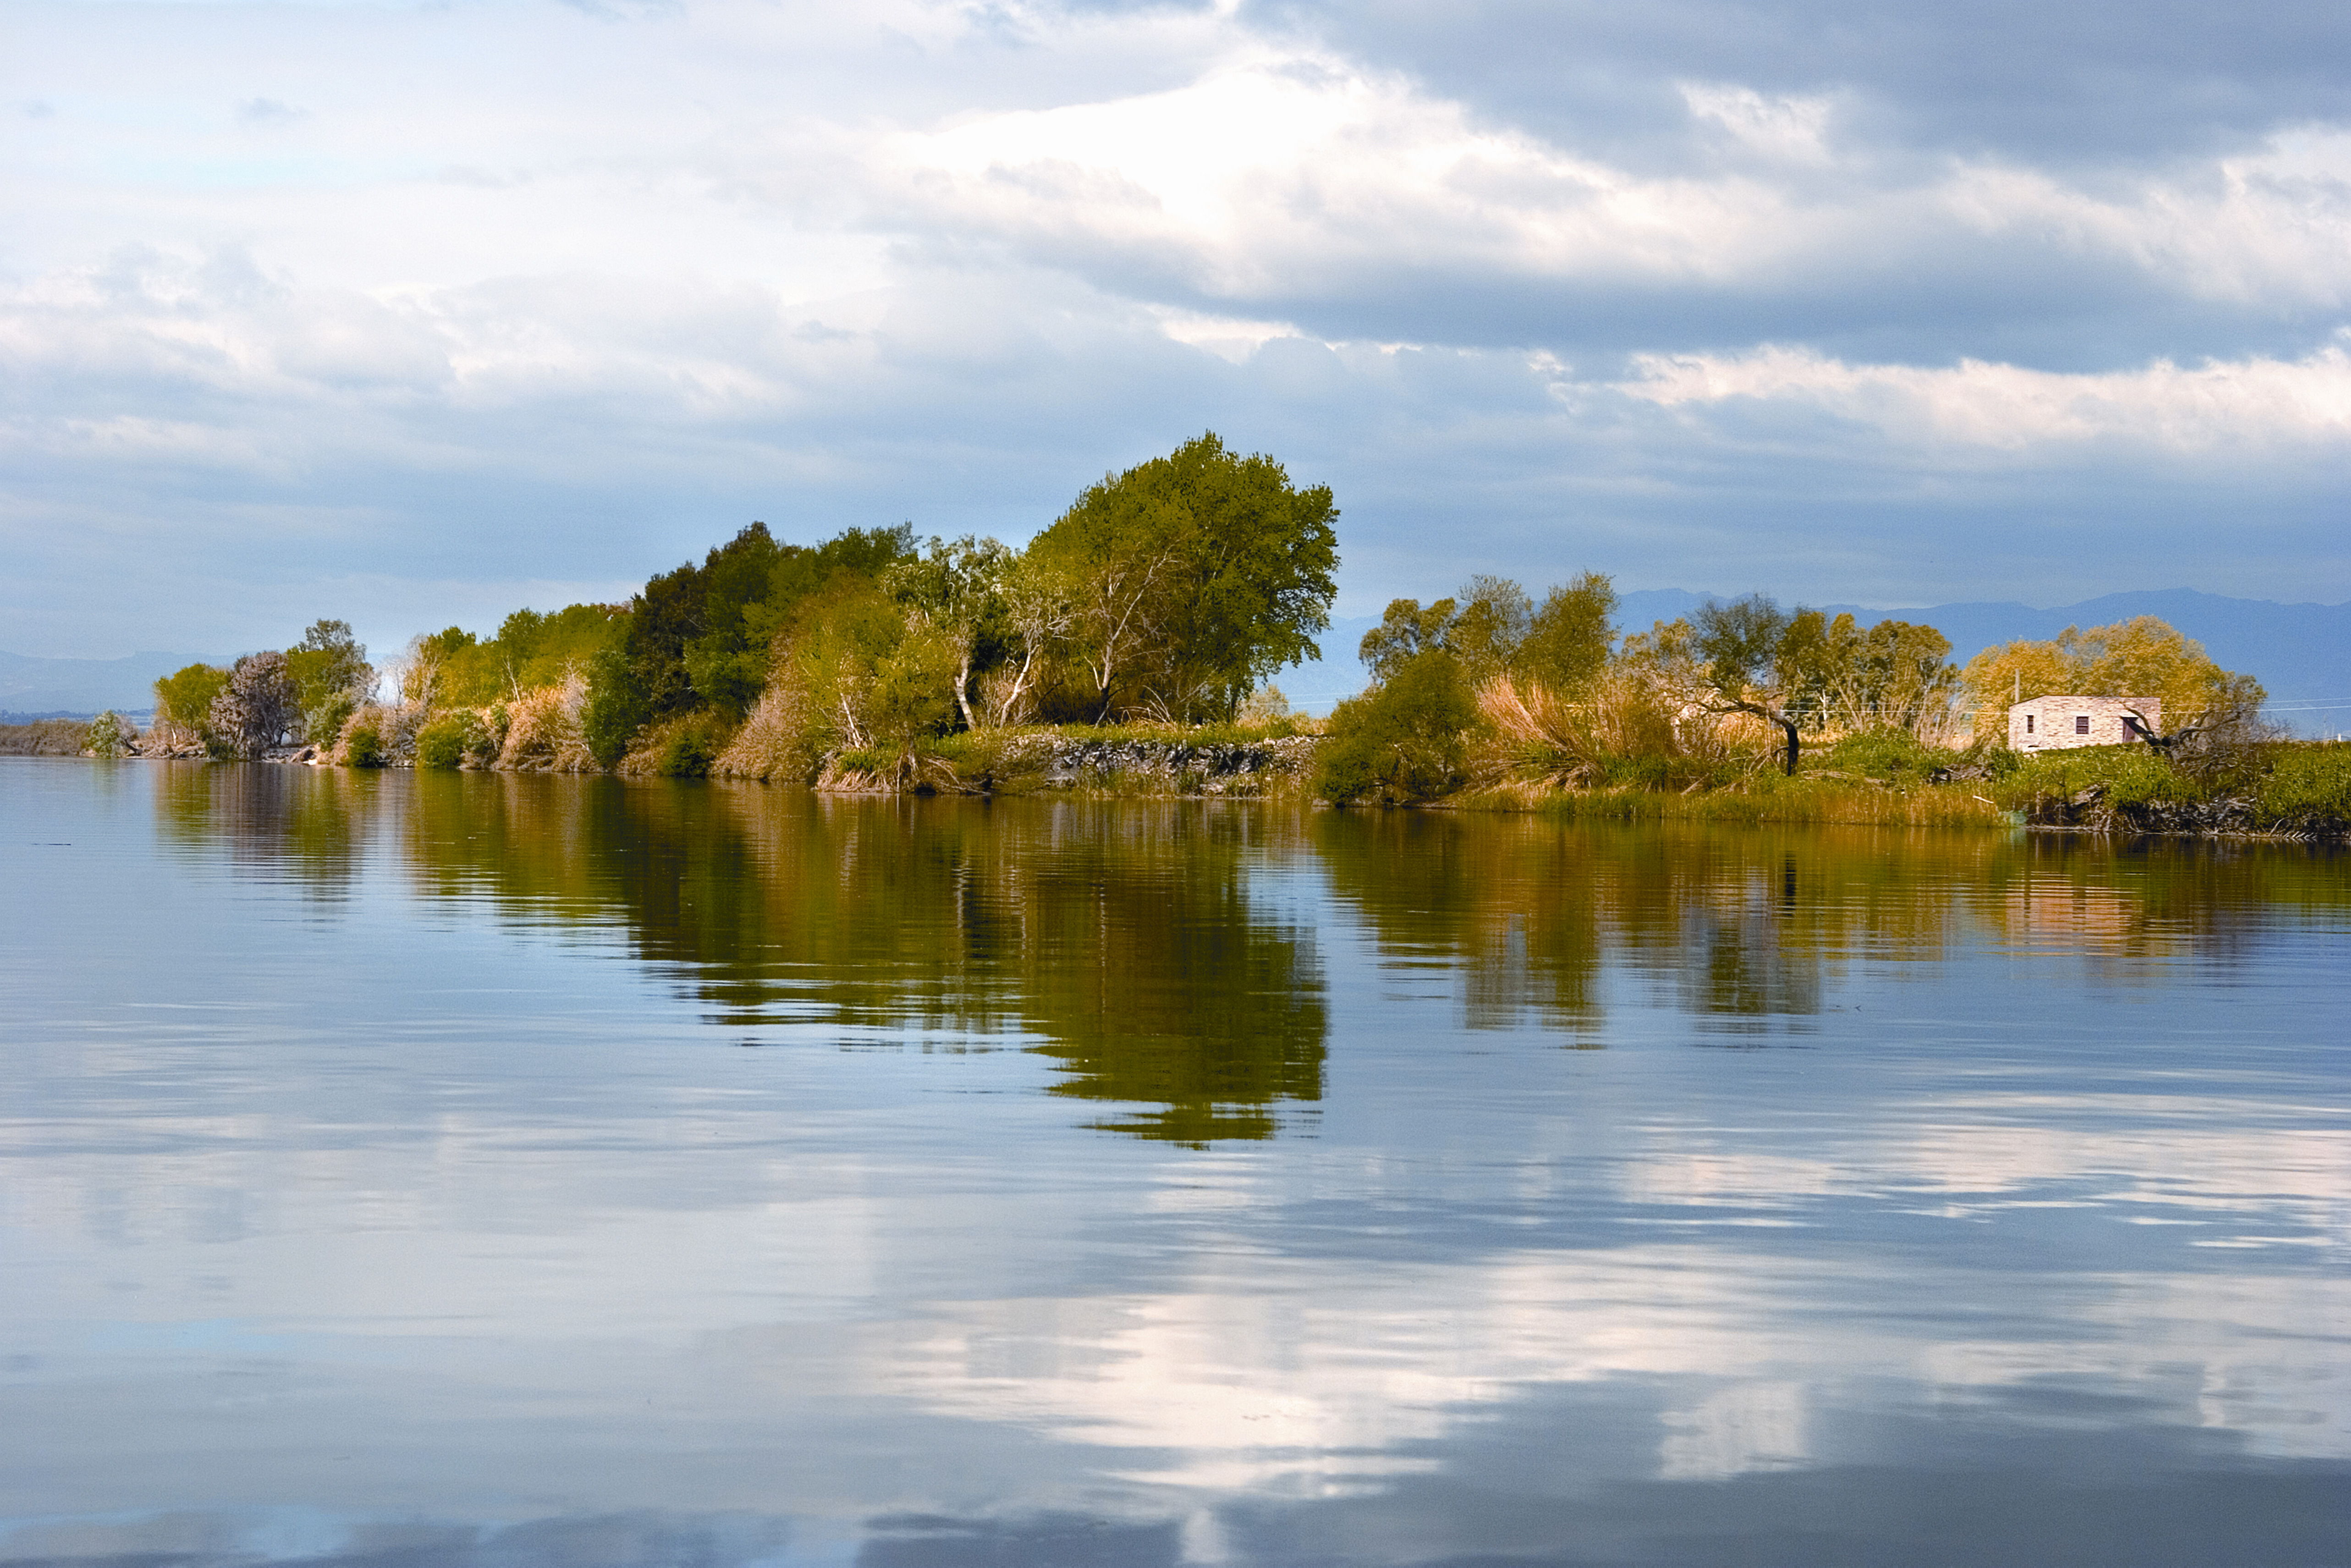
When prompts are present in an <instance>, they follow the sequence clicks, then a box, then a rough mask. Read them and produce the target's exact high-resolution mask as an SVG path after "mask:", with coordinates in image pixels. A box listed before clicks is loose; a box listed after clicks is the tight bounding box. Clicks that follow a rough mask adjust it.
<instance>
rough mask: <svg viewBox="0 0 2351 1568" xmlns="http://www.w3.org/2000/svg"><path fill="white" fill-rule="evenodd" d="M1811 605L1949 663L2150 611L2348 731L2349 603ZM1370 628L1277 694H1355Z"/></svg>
mask: <svg viewBox="0 0 2351 1568" xmlns="http://www.w3.org/2000/svg"><path fill="white" fill-rule="evenodd" d="M1718 597H1729V596H1728V595H1721V596H1718ZM1707 599H1708V595H1706V594H1703V593H1692V592H1690V591H1687V589H1679V588H1657V589H1648V590H1645V591H1641V592H1638V593H1628V594H1626V595H1625V597H1624V601H1623V603H1622V604H1621V605H1620V606H1619V607H1618V610H1617V613H1616V620H1617V624H1618V625H1620V626H1622V627H1624V628H1625V630H1626V631H1628V632H1639V631H1646V630H1647V628H1648V627H1649V625H1650V624H1651V623H1652V622H1658V621H1670V620H1673V619H1674V618H1675V617H1676V616H1679V615H1687V614H1688V613H1689V612H1691V611H1693V610H1695V609H1697V608H1698V606H1699V605H1701V604H1703V603H1705V602H1706V601H1707ZM1819 608H1821V609H1823V610H1826V611H1828V612H1831V613H1833V614H1834V612H1838V611H1841V610H1842V611H1850V612H1852V613H1853V616H1854V619H1855V620H1856V621H1859V622H1862V623H1863V624H1865V625H1866V624H1869V623H1870V622H1877V621H1883V620H1886V619H1887V618H1888V617H1892V618H1893V619H1896V620H1899V621H1913V622H1923V623H1925V624H1926V625H1929V626H1932V627H1934V628H1936V629H1937V630H1938V631H1939V632H1942V633H1943V635H1944V636H1946V637H1949V639H1950V640H1951V657H1952V658H1954V659H1956V660H1958V661H1959V663H1960V664H1966V663H1967V662H1968V661H1969V660H1970V659H1971V658H1973V657H1975V656H1976V654H1978V653H1981V652H1983V650H1985V649H1986V648H1990V647H1993V646H1995V645H1997V644H1999V643H2012V642H2015V641H2016V640H2017V639H2019V638H2021V637H2029V638H2032V639H2033V640H2035V641H2045V640H2047V639H2049V638H2052V637H2054V636H2056V635H2057V634H2058V633H2059V632H2063V631H2064V630H2065V628H2066V627H2068V626H2084V627H2088V626H2105V625H2108V624H2110V623H2112V622H2116V621H2126V620H2129V619H2130V618H2131V617H2133V616H2136V615H2154V616H2158V617H2160V618H2161V619H2162V620H2164V621H2167V622H2170V623H2171V624H2172V625H2173V626H2175V627H2177V628H2179V630H2180V631H2181V632H2185V633H2187V634H2188V635H2189V636H2190V637H2193V638H2195V639H2196V640H2197V641H2198V642H2199V643H2203V644H2204V651H2205V652H2206V653H2210V654H2211V655H2212V657H2213V658H2214V659H2216V660H2218V661H2219V662H2220V664H2221V666H2222V667H2223V668H2225V669H2231V670H2241V671H2244V672H2246V673H2248V674H2252V676H2253V677H2254V678H2256V679H2257V680H2259V681H2260V682H2261V683H2262V685H2263V686H2264V687H2266V688H2267V689H2268V691H2269V694H2270V706H2271V712H2272V715H2273V716H2274V717H2276V718H2278V719H2280V720H2282V721H2283V722H2286V723H2290V724H2292V725H2293V726H2294V728H2295V729H2297V730H2299V731H2301V732H2302V733H2304V734H2306V735H2315V734H2326V735H2333V734H2335V733H2337V732H2351V604H2280V603H2278V602H2276V601H2274V600H2268V599H2229V598H2225V597H2223V596H2222V595H2220V594H2217V593H2200V592H2199V591H2196V590H2195V589H2192V588H2168V589H2162V590H2158V591H2152V592H2145V593H2109V594H2107V595H2105V597H2103V598H2100V599H2085V600H2084V601H2082V602H2081V603H2079V604H2061V605H2059V606H2057V607H2056V608H2055V609H2053V610H2035V609H2033V608H2032V606H2031V605H2029V604H2014V603H1968V604H1931V605H1927V606H1924V607H1922V608H1918V609H1908V610H1885V609H1877V608H1873V607H1870V606H1865V605H1860V604H1823V605H1821V606H1820V607H1819ZM1377 624H1379V622H1378V618H1377V617H1374V616H1350V617H1346V618H1344V619H1334V620H1333V621H1332V625H1331V630H1330V632H1328V633H1327V634H1326V635H1325V636H1324V637H1323V638H1322V645H1323V647H1324V649H1325V650H1326V651H1327V653H1328V655H1329V656H1328V657H1326V658H1325V659H1324V660H1323V661H1322V663H1321V664H1307V665H1301V666H1295V667H1293V668H1291V669H1290V670H1285V671H1283V672H1282V674H1281V675H1280V678H1279V679H1280V685H1281V687H1282V689H1283V690H1284V691H1285V692H1287V693H1289V694H1290V698H1291V700H1292V701H1293V702H1295V703H1297V704H1298V706H1301V707H1302V708H1307V709H1310V710H1311V711H1313V712H1317V713H1322V712H1327V711H1329V708H1330V706H1331V704H1332V702H1335V701H1337V700H1338V699H1339V698H1340V697H1343V696H1351V695H1353V694H1354V693H1355V692H1357V691H1359V690H1361V689H1362V686H1363V684H1364V669H1363V666H1362V665H1361V664H1357V663H1356V662H1355V660H1354V659H1353V656H1352V655H1353V652H1354V648H1355V644H1356V643H1358V642H1360V641H1361V640H1362V638H1363V635H1364V632H1368V631H1370V630H1371V629H1372V628H1373V627H1374V626H1375V625H1377Z"/></svg>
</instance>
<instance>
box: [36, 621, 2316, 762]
mask: <svg viewBox="0 0 2351 1568" xmlns="http://www.w3.org/2000/svg"><path fill="white" fill-rule="evenodd" d="M1706 600H1707V595H1705V594H1702V593H1692V592H1690V591H1687V590H1686V589H1678V588H1657V589H1647V590H1644V591H1641V592H1638V593H1628V594H1626V595H1625V599H1624V603H1623V604H1622V606H1621V607H1620V608H1619V609H1618V612H1617V622H1618V624H1620V625H1622V626H1623V627H1625V629H1626V630H1627V631H1642V630H1646V628H1647V627H1648V626H1649V624H1650V623H1651V622H1656V621H1670V620H1672V619H1673V618H1674V617H1676V616H1677V615H1687V614H1688V613H1689V612H1691V611H1692V610H1695V609H1697V608H1698V606H1699V605H1700V604H1703V603H1704V602H1706ZM1820 608H1822V609H1823V610H1827V611H1829V612H1837V611H1840V610H1844V611H1851V612H1853V615H1854V618H1855V620H1857V621H1860V622H1864V623H1865V624H1866V623H1868V622H1876V621H1883V620H1885V619H1886V618H1887V617H1888V616H1892V617H1895V618H1896V619H1898V620H1903V621H1917V622H1925V623H1926V624H1927V625H1929V626H1933V627H1935V628H1937V629H1938V630H1939V631H1940V632H1942V633H1943V635H1944V636H1946V637H1949V639H1950V640H1951V656H1952V657H1953V658H1955V659H1957V660H1958V661H1959V663H1961V664H1965V663H1966V662H1967V661H1968V660H1970V659H1971V658H1973V657H1974V656H1975V655H1976V654H1978V653H1981V652H1982V651H1983V650H1984V649H1986V648H1989V647H1991V646H1993V645H1994V644H1996V643H2011V642H2014V641H2015V640H2016V639H2018V638H2020V637H2030V638H2034V639H2036V640H2039V639H2047V638H2051V637H2054V636H2056V635H2057V633H2059V632H2063V631H2064V629H2065V628H2066V627H2068V626H2104V625H2106V624H2108V623H2109V622H2116V621H2126V620H2128V619H2129V618H2131V617H2132V616H2135V615H2155V616H2159V617H2161V618H2162V619H2163V620H2165V621H2168V622H2170V623H2171V624H2172V625H2174V626H2176V627H2178V628H2179V630H2180V631H2182V632H2186V633H2187V634H2188V635H2189V636H2190V637H2193V638H2195V639H2196V640H2197V641H2198V642H2199V643H2203V644H2204V651H2205V652H2206V653H2210V654H2211V655H2212V657H2213V658H2215V659H2217V660H2219V661H2220V664H2222V665H2223V666H2224V667H2225V668H2228V669H2231V670H2242V671H2245V672H2247V673H2249V674H2252V675H2253V676H2254V677H2255V678H2257V679H2258V680H2259V681H2260V682H2261V683H2262V685H2263V686H2265V687H2267V688H2268V689H2269V694H2270V705H2271V711H2272V714H2273V716H2275V717H2277V718H2279V719H2281V720H2283V721H2285V722H2288V723H2291V724H2292V725H2293V726H2294V727H2295V728H2296V729H2298V730H2300V731H2302V732H2303V733H2304V734H2327V735H2332V734H2335V733H2337V732H2351V604H2280V603H2278V602H2276V601H2273V600H2268V599H2229V598H2225V597H2223V596H2222V595H2220V594H2217V593H2199V591H2196V590H2195V589H2192V588H2169V589H2162V590H2159V591H2153V592H2147V593H2109V594H2107V595H2105V597H2104V598H2102V599H2085V600H2084V601H2082V602H2081V603H2079V604H2061V605H2059V606H2057V607H2056V608H2055V609H2053V610H2035V609H2033V608H2032V606H2031V605H2029V604H2013V603H1970V604H1930V605H1927V606H1925V607H1923V608H1919V609H1910V610H1882V609H1875V608H1871V607H1867V606H1864V605H1859V604H1824V605H1822V606H1821V607H1820ZM1377 624H1379V621H1378V618H1377V617H1375V616H1368V615H1362V616H1343V617H1340V618H1337V619H1335V620H1333V621H1332V624H1331V630H1330V631H1329V632H1326V633H1325V634H1324V635H1323V637H1322V646H1323V648H1324V649H1325V650H1326V651H1327V653H1328V656H1327V657H1326V658H1324V659H1323V660H1322V662H1321V663H1320V664H1304V665H1293V666H1292V667H1290V669H1287V670H1284V671H1282V672H1281V674H1280V676H1279V677H1277V679H1278V681H1279V684H1280V686H1281V687H1282V689H1283V690H1284V691H1285V692H1287V693H1288V694H1289V695H1290V701H1292V702H1293V703H1295V704H1297V705H1298V706H1300V707H1301V708H1304V709H1306V710H1308V711H1309V712H1313V713H1328V712H1329V711H1330V709H1331V705H1332V703H1334V702H1337V701H1338V700H1339V699H1340V698H1342V697H1345V696H1352V695H1354V694H1355V693H1356V692H1358V691H1361V690H1362V689H1363V685H1364V668H1363V666H1362V665H1361V664H1358V663H1357V662H1356V660H1355V657H1354V652H1355V644H1356V643H1359V642H1361V641H1362V640H1363V635H1364V632H1368V631H1370V630H1371V629H1372V628H1373V627H1374V626H1375V625H1377ZM196 658H197V655H193V654H188V653H133V654H131V656H130V657H128V658H123V659H42V658H36V657H33V656H31V655H28V654H25V653H0V710H5V711H0V722H9V723H21V722H22V721H23V720H25V719H26V718H30V717H46V716H89V715H91V714H94V713H97V712H98V711H99V709H101V708H114V709H116V710H118V711H119V712H121V713H125V714H133V715H144V714H146V713H147V712H149V711H150V710H151V709H152V707H153V706H154V694H153V689H152V688H153V686H154V684H155V679H156V677H157V676H159V675H168V674H171V673H172V671H174V670H177V669H180V668H182V667H183V666H184V665H187V664H193V663H195V661H196ZM216 662H219V663H225V662H226V661H225V660H223V661H216Z"/></svg>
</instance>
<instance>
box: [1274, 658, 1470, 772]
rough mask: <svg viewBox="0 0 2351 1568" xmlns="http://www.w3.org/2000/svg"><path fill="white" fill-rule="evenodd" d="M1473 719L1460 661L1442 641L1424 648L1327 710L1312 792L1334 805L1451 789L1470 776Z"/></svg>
mask: <svg viewBox="0 0 2351 1568" xmlns="http://www.w3.org/2000/svg"><path fill="white" fill-rule="evenodd" d="M1477 723H1478V699H1477V698H1476V696H1475V695H1472V694H1471V692H1470V690H1469V683H1468V680H1467V679H1466V678H1465V677H1464V676H1463V674H1462V673H1461V665H1460V663H1459V661H1458V660H1456V659H1455V658H1454V657H1453V655H1452V654H1450V653H1447V652H1445V651H1444V650H1443V649H1441V648H1428V649H1424V650H1423V651H1421V652H1420V653H1415V654H1412V655H1411V656H1410V657H1408V658H1406V659H1405V660H1403V661H1402V662H1401V663H1399V664H1397V665H1396V667H1395V672H1394V673H1393V674H1391V675H1390V676H1389V678H1388V679H1387V680H1386V681H1385V682H1384V684H1382V685H1378V686H1375V687H1374V688H1373V689H1372V690H1370V691H1368V692H1365V693H1364V695H1362V696H1359V697H1351V698H1349V699H1348V700H1347V701H1345V702H1343V703H1341V704H1340V705H1339V706H1338V707H1337V708H1336V709H1335V710H1333V711H1332V715H1331V723H1330V727H1329V729H1328V731H1327V732H1326V738H1325V739H1324V741H1323V743H1322V756H1321V758H1319V759H1318V762H1317V766H1316V768H1315V774H1314V789H1315V793H1317V794H1318V795H1320V796H1322V799H1324V800H1328V801H1330V802H1331V803H1332V805H1334V806H1343V805H1347V804H1350V803H1352V802H1353V801H1357V800H1376V801H1380V802H1382V803H1384V804H1390V805H1416V804H1418V803H1420V802H1422V801H1425V800H1436V799H1437V797H1438V796H1440V795H1447V794H1450V793H1452V792H1453V791H1454V790H1456V789H1460V788H1461V786H1462V785H1463V784H1464V783H1466V782H1467V781H1468V765H1469V747H1468V737H1469V732H1470V730H1471V729H1472V728H1473V727H1475V726H1476V725H1477Z"/></svg>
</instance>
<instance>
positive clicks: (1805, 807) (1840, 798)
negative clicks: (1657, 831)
mask: <svg viewBox="0 0 2351 1568" xmlns="http://www.w3.org/2000/svg"><path fill="white" fill-rule="evenodd" d="M1978 789H1980V786H1973V785H1965V784H1918V785H1914V786H1902V785H1878V784H1870V783H1867V782H1854V781H1848V780H1844V779H1818V778H1812V779H1808V778H1805V777H1803V776H1802V775H1801V774H1800V775H1798V776H1797V777H1796V778H1794V779H1788V778H1785V777H1776V776H1771V775H1764V776H1762V777H1760V778H1757V779H1748V780H1745V781H1743V782H1741V783H1739V784H1734V785H1729V786H1727V787H1725V788H1722V789H1708V790H1703V791H1700V790H1691V791H1688V792H1687V793H1685V792H1683V791H1680V790H1658V789H1639V788H1635V787H1630V786H1618V787H1613V788H1612V787H1602V788H1599V789H1543V788H1540V787H1528V786H1516V787H1513V786H1502V787H1498V788H1489V789H1470V790H1465V791H1463V792H1462V793H1461V794H1460V795H1458V796H1455V797H1453V798H1452V799H1450V800H1447V801H1446V802H1445V804H1447V805H1448V806H1451V807H1453V808H1455V809H1457V810H1504V811H1536V812H1540V813H1541V814H1542V815H1545V816H1556V817H1565V818H1570V819H1575V820H1580V821H1616V822H1724V823H1738V824H1741V825H1750V826H1751V825H1756V824H1761V823H1766V822H1769V823H1781V824H1808V823H1811V824H1822V825H1828V824H1838V825H1846V826H1855V827H1906V828H1996V827H2008V826H2012V825H2014V817H2013V815H2012V814H2011V812H2009V811H2007V810H2003V809H2002V808H2001V806H2000V805H1999V804H1998V803H1997V802H1996V801H1994V800H1990V799H1987V798H1985V797H1984V796H1983V795H1981V794H1980V793H1978V792H1977V790H1978Z"/></svg>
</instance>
